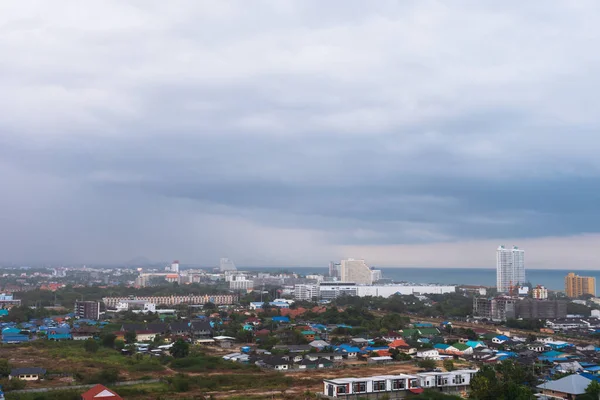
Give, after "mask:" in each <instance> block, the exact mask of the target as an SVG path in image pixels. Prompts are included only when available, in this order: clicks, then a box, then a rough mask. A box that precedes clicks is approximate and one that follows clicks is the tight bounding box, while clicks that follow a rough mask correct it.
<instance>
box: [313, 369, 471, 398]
mask: <svg viewBox="0 0 600 400" xmlns="http://www.w3.org/2000/svg"><path fill="white" fill-rule="evenodd" d="M477 371H478V370H476V369H463V370H456V371H451V372H423V373H419V374H415V375H406V374H401V375H379V376H371V377H365V378H340V379H325V380H324V381H323V394H324V395H325V396H327V397H329V398H355V397H356V395H358V394H361V395H364V396H367V397H368V395H370V394H386V395H388V398H390V399H395V398H398V399H400V398H404V397H405V396H406V392H412V393H421V392H423V390H425V389H437V390H439V391H442V392H451V393H466V392H467V390H468V388H469V386H470V384H471V378H473V376H474V375H475V374H476V373H477Z"/></svg>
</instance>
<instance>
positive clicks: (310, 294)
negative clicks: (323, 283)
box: [294, 284, 319, 301]
mask: <svg viewBox="0 0 600 400" xmlns="http://www.w3.org/2000/svg"><path fill="white" fill-rule="evenodd" d="M318 297H319V285H314V284H313V285H311V284H296V285H294V299H296V300H308V301H310V300H312V299H314V298H318Z"/></svg>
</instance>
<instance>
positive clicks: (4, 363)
mask: <svg viewBox="0 0 600 400" xmlns="http://www.w3.org/2000/svg"><path fill="white" fill-rule="evenodd" d="M8 375H10V364H9V363H8V360H6V359H4V358H2V359H0V377H4V376H8Z"/></svg>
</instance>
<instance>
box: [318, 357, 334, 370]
mask: <svg viewBox="0 0 600 400" xmlns="http://www.w3.org/2000/svg"><path fill="white" fill-rule="evenodd" d="M316 363H317V368H331V367H333V361H331V360H329V359H327V358H319V359H318V360H317V361H316Z"/></svg>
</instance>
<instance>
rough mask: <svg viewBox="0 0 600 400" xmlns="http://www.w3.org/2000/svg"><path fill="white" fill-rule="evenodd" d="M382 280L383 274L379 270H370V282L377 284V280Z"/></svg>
mask: <svg viewBox="0 0 600 400" xmlns="http://www.w3.org/2000/svg"><path fill="white" fill-rule="evenodd" d="M382 278H383V274H382V273H381V270H380V269H372V270H371V282H377V281H378V280H380V279H382Z"/></svg>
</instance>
